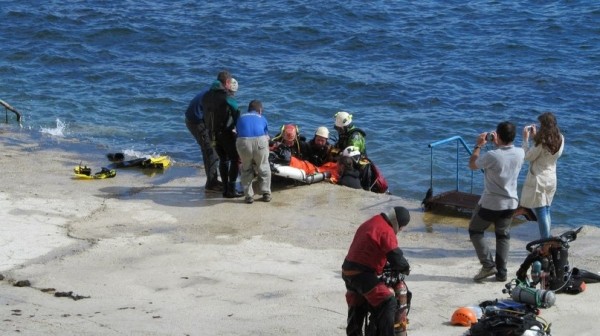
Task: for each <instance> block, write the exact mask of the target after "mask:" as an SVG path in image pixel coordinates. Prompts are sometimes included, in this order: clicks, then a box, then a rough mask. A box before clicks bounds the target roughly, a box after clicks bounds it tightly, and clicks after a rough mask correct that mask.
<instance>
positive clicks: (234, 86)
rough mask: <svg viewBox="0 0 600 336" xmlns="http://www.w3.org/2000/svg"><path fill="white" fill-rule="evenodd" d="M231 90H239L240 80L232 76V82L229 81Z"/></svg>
mask: <svg viewBox="0 0 600 336" xmlns="http://www.w3.org/2000/svg"><path fill="white" fill-rule="evenodd" d="M229 90H231V92H237V90H238V81H237V80H236V79H235V78H231V82H229Z"/></svg>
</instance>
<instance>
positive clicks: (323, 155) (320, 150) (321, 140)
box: [302, 126, 334, 167]
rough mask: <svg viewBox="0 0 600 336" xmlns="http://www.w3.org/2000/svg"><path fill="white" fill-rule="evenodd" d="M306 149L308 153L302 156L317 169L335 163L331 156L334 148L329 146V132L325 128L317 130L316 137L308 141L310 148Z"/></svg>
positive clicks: (321, 127)
mask: <svg viewBox="0 0 600 336" xmlns="http://www.w3.org/2000/svg"><path fill="white" fill-rule="evenodd" d="M305 148H306V153H304V154H303V155H302V156H303V157H304V159H305V160H307V161H308V162H310V163H312V164H314V165H315V166H317V167H318V166H322V165H323V164H325V163H327V162H333V161H334V160H333V155H332V154H331V148H332V146H331V145H330V144H329V130H328V129H327V127H325V126H320V127H318V128H317V130H316V131H315V136H314V137H313V138H312V139H311V140H309V141H308V146H305Z"/></svg>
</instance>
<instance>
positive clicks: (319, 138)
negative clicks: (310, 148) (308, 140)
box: [313, 126, 329, 148]
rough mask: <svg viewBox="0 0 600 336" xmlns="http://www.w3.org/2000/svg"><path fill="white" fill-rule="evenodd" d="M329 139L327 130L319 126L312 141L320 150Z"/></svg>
mask: <svg viewBox="0 0 600 336" xmlns="http://www.w3.org/2000/svg"><path fill="white" fill-rule="evenodd" d="M328 139H329V130H328V129H327V127H325V126H320V127H318V128H317V130H316V131H315V137H314V139H313V142H314V144H315V145H316V147H318V148H321V147H323V146H325V145H326V144H327V140H328Z"/></svg>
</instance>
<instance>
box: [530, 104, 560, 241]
mask: <svg viewBox="0 0 600 336" xmlns="http://www.w3.org/2000/svg"><path fill="white" fill-rule="evenodd" d="M538 121H539V122H540V129H539V131H538V130H537V129H536V126H535V125H530V126H526V127H525V129H524V130H523V145H522V147H523V150H525V161H529V170H528V171H527V177H526V178H525V183H524V184H523V189H522V191H521V206H522V207H525V208H529V209H532V210H533V212H534V213H535V216H536V217H537V222H538V226H539V229H540V236H541V238H549V237H550V225H551V221H550V204H551V203H552V199H553V198H554V193H556V161H557V160H558V158H560V156H561V155H562V152H563V149H564V146H565V139H564V137H563V135H562V134H561V133H560V129H559V128H558V123H557V121H556V117H555V116H554V114H553V113H552V112H545V113H542V114H541V115H540V116H539V117H538ZM530 135H531V136H532V137H533V143H534V147H529V136H530Z"/></svg>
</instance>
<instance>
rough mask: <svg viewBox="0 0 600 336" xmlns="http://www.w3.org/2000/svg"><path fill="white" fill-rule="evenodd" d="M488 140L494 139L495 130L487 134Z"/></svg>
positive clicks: (486, 138)
mask: <svg viewBox="0 0 600 336" xmlns="http://www.w3.org/2000/svg"><path fill="white" fill-rule="evenodd" d="M485 140H486V141H494V131H490V132H487V133H486V134H485Z"/></svg>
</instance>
